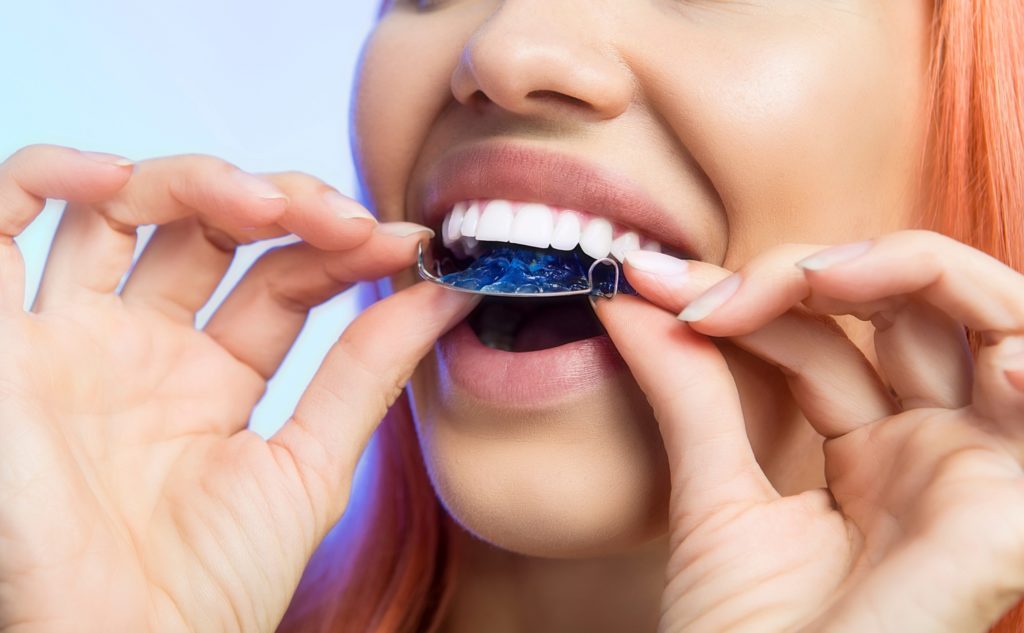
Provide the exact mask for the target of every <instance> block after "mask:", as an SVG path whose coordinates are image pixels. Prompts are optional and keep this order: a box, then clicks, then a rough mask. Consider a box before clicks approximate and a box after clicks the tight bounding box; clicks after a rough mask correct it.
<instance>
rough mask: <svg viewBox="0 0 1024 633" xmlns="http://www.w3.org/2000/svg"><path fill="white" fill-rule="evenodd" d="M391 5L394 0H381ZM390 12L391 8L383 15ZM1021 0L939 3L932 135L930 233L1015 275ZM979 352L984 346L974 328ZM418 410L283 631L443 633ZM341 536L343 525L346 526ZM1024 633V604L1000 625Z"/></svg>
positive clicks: (377, 453) (391, 429)
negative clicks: (998, 263)
mask: <svg viewBox="0 0 1024 633" xmlns="http://www.w3.org/2000/svg"><path fill="white" fill-rule="evenodd" d="M385 4H386V2H385ZM382 10H383V9H382ZM1022 51H1024V3H1021V2H1020V0H935V14H934V25H933V51H932V57H931V86H932V93H931V98H930V102H929V104H928V106H929V112H930V120H931V128H930V133H929V138H928V143H927V150H926V152H925V156H924V169H923V173H924V174H925V177H924V180H923V195H922V196H921V200H922V201H923V204H922V205H921V212H920V221H919V225H920V226H921V227H922V228H930V229H933V230H936V231H939V232H941V233H944V234H946V235H949V236H951V237H953V238H955V239H957V240H960V241H961V242H964V243H966V244H969V245H971V246H974V247H975V248H978V249H980V250H982V251H985V252H987V253H989V254H990V255H992V256H994V257H997V258H998V259H1000V260H1002V261H1003V262H1005V263H1007V264H1008V265H1010V266H1012V267H1013V268H1015V269H1017V270H1018V271H1020V270H1022V264H1024V230H1022V228H1024V227H1022V224H1021V215H1020V214H1021V213H1022V211H1024V106H1022V102H1024V54H1022ZM969 337H970V340H971V344H972V348H973V349H974V350H975V351H977V349H978V347H979V345H980V340H979V337H978V336H977V335H976V334H975V333H974V332H969ZM411 415H412V414H411V412H410V410H409V406H408V403H407V402H406V400H405V399H404V398H402V399H400V400H399V402H398V403H397V404H396V405H395V407H394V408H393V409H392V411H391V412H390V413H389V414H388V416H387V417H386V418H385V420H384V421H383V422H382V424H381V427H380V428H379V429H378V431H377V433H376V434H375V436H374V440H373V442H371V444H370V446H369V448H368V449H367V461H366V463H367V464H368V465H370V466H371V467H372V471H371V474H370V485H368V486H367V487H366V490H365V494H367V495H368V496H367V497H366V499H367V503H368V505H367V507H365V508H362V507H358V505H359V504H357V502H356V501H355V499H356V494H358V491H354V493H353V499H354V500H353V502H352V503H351V504H350V512H349V513H348V514H349V515H354V514H357V515H358V516H357V517H356V518H357V519H358V520H357V521H352V520H351V518H350V516H347V517H346V520H344V521H342V524H339V528H338V529H337V530H336V533H334V534H332V537H331V538H328V539H327V540H325V542H324V543H323V545H321V547H320V549H319V550H318V551H317V553H316V555H315V556H314V557H313V560H312V561H311V562H310V565H309V567H308V568H307V570H306V574H305V575H304V576H303V579H302V582H301V583H300V585H299V589H298V591H297V592H296V595H295V598H294V599H293V601H292V604H291V606H290V607H289V610H288V613H287V614H286V616H285V618H284V621H283V622H282V623H281V626H280V628H279V629H278V630H279V631H281V632H282V633H328V632H332V633H333V632H349V631H352V632H358V633H363V632H367V633H369V632H373V633H413V632H417V633H418V632H420V631H432V630H434V629H436V627H437V625H438V624H439V623H440V620H441V618H442V617H443V615H444V611H445V606H446V604H447V601H448V600H449V599H450V596H451V594H452V591H453V589H454V582H455V578H454V576H453V572H454V570H455V567H456V565H455V560H456V557H457V555H458V552H457V550H456V549H455V543H456V541H455V540H454V539H453V538H452V536H453V534H454V531H455V530H457V529H459V528H458V527H457V526H456V525H455V524H454V522H453V521H452V519H451V518H450V517H449V516H448V514H447V512H446V511H445V510H444V508H443V507H442V506H441V504H440V503H439V501H438V500H437V497H436V496H435V494H434V491H433V489H432V487H431V485H430V481H429V479H428V477H427V473H426V470H425V467H424V464H423V460H422V455H421V454H420V447H419V443H418V441H417V438H416V433H415V428H414V427H413V424H412V417H411ZM342 528H344V529H342ZM992 631H993V633H1024V602H1022V603H1019V604H1018V605H1017V606H1016V607H1014V608H1013V609H1011V611H1010V612H1009V613H1007V614H1006V616H1005V617H1004V618H1003V619H1002V620H1001V621H1000V622H999V623H998V624H997V625H996V626H995V627H994V628H993V629H992Z"/></svg>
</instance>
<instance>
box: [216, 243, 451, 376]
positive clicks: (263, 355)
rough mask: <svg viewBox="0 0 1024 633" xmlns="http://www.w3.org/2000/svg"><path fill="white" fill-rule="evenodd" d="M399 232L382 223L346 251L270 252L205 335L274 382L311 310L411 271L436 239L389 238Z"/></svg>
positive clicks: (304, 247) (301, 248)
mask: <svg viewBox="0 0 1024 633" xmlns="http://www.w3.org/2000/svg"><path fill="white" fill-rule="evenodd" d="M403 224H404V223H403ZM417 226H418V225H409V226H407V227H404V228H408V229H410V230H411V229H414V228H415V227H417ZM394 228H395V227H394V226H393V225H390V224H382V225H380V229H381V230H378V231H375V232H374V233H373V235H372V237H371V238H370V239H369V240H367V241H366V242H364V243H363V244H362V245H360V246H358V247H356V248H353V249H350V250H347V251H340V252H329V251H322V250H318V249H315V248H313V247H312V246H310V245H308V244H294V245H291V246H285V247H282V248H278V249H275V250H272V251H270V252H268V253H267V254H265V255H264V256H263V257H261V258H260V259H258V260H257V261H256V263H255V264H253V266H252V268H251V269H250V270H249V272H248V273H246V275H245V277H243V278H242V280H241V281H240V282H239V283H238V285H237V286H236V287H235V289H234V290H232V292H231V294H230V295H229V296H228V298H227V299H225V300H224V303H222V304H221V306H220V307H219V308H218V309H217V311H216V312H215V313H214V314H213V317H212V318H211V319H210V321H209V322H208V323H207V325H206V328H205V332H206V333H207V334H208V335H210V336H211V337H213V338H214V339H215V340H216V341H217V342H218V343H220V345H221V346H222V347H224V348H225V349H227V350H228V351H229V352H230V353H231V354H232V355H233V356H234V357H235V358H238V359H239V360H241V361H242V362H244V363H246V364H248V365H249V366H250V367H252V368H253V369H255V370H256V371H257V372H258V373H260V374H261V375H262V376H263V377H264V378H266V379H268V380H269V379H270V377H271V376H272V375H273V374H274V372H276V371H277V368H278V367H279V366H280V364H281V361H282V360H283V359H284V357H285V354H287V353H288V350H289V348H291V346H292V343H294V342H295V339H296V337H298V335H299V332H300V331H301V330H302V327H303V325H304V324H305V322H306V317H307V315H308V313H309V310H311V309H312V308H313V307H315V306H317V305H320V304H321V303H323V302H324V301H327V300H328V299H330V298H331V297H333V296H335V295H336V294H338V293H340V292H343V291H344V290H346V289H347V288H349V287H350V286H351V285H352V284H353V283H355V282H357V281H360V280H369V279H377V278H380V277H383V276H385V275H390V274H393V273H395V272H398V271H399V270H401V269H403V268H407V267H408V266H410V265H411V264H412V263H413V262H415V261H416V252H417V251H416V245H417V244H418V243H420V242H421V241H422V240H424V239H429V237H430V236H431V235H432V231H430V230H429V229H427V228H426V227H420V229H421V230H417V231H414V232H412V233H406V234H404V235H402V234H395V233H388V231H391V230H393V229H394Z"/></svg>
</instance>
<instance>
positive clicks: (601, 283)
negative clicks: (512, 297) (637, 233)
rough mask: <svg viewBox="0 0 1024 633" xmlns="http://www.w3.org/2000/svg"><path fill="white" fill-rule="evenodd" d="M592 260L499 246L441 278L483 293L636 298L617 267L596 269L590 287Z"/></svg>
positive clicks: (578, 255) (576, 254)
mask: <svg viewBox="0 0 1024 633" xmlns="http://www.w3.org/2000/svg"><path fill="white" fill-rule="evenodd" d="M593 263H594V260H593V259H592V258H590V257H588V256H587V255H585V254H583V253H580V252H578V251H558V250H552V249H538V248H530V247H528V246H518V245H516V246H508V245H500V246H495V247H493V248H490V249H488V250H486V251H484V252H483V253H482V254H481V255H480V257H479V258H477V259H476V260H475V261H473V262H472V263H471V264H470V265H469V267H468V268H466V269H465V270H462V271H459V272H453V273H448V274H446V275H443V276H441V281H442V282H443V283H445V284H447V285H450V286H454V287H456V288H461V289H463V290H470V291H475V292H484V293H507V294H521V295H543V294H548V293H556V292H557V293H560V292H573V291H583V290H586V289H588V288H590V290H591V294H601V295H605V296H611V295H613V294H615V292H623V293H626V294H632V295H635V294H637V293H636V291H635V290H634V289H633V288H632V287H630V285H629V282H627V281H626V277H625V275H623V274H622V269H621V265H620V264H619V263H618V262H616V263H615V266H616V267H618V269H619V270H618V287H617V288H616V271H615V270H614V269H613V267H612V266H610V265H599V266H596V267H594V270H593V287H591V283H590V280H589V278H588V271H589V270H590V268H591V266H592V265H593Z"/></svg>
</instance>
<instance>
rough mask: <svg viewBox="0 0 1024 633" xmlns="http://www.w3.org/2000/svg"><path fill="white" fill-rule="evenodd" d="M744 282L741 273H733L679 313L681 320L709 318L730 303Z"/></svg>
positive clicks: (689, 320) (690, 320)
mask: <svg viewBox="0 0 1024 633" xmlns="http://www.w3.org/2000/svg"><path fill="white" fill-rule="evenodd" d="M742 281H743V279H742V278H741V277H740V275H739V273H733V274H731V275H729V276H728V277H726V278H725V279H723V280H722V281H720V282H718V283H717V284H715V285H714V286H711V287H710V288H708V289H707V290H706V291H704V294H702V295H701V296H699V297H697V298H696V299H694V300H693V301H691V302H690V305H688V306H686V309H685V310H683V311H682V312H680V313H679V317H678V318H679V320H680V321H687V322H693V321H700V320H701V319H703V318H705V317H707V316H708V315H709V314H711V313H712V312H713V311H714V310H716V309H717V308H718V307H719V306H721V305H722V304H723V303H725V302H726V301H728V300H729V297H731V296H733V295H734V294H736V291H737V290H739V287H740V283H742Z"/></svg>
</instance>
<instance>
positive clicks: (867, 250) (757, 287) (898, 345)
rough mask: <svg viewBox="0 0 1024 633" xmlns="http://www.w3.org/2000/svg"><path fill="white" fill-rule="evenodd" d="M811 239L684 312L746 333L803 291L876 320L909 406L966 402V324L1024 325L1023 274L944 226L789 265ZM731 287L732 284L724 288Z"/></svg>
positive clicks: (882, 357)
mask: <svg viewBox="0 0 1024 633" xmlns="http://www.w3.org/2000/svg"><path fill="white" fill-rule="evenodd" d="M806 248H808V247H807V246H806V245H803V246H787V247H782V248H778V249H774V250H773V251H770V252H768V253H766V254H764V255H762V256H759V257H757V258H755V259H754V260H752V261H751V262H749V263H748V264H747V265H746V266H744V267H743V269H742V270H741V271H740V272H738V273H737V274H736V275H734V276H733V277H731V278H730V279H729V280H727V281H724V282H722V284H721V285H720V286H719V287H718V289H719V290H721V289H723V288H724V289H725V291H723V292H722V293H721V294H719V296H718V297H716V299H717V303H718V304H719V305H718V306H717V307H714V306H713V305H711V304H714V303H715V301H711V302H710V303H706V304H705V305H704V306H702V308H701V309H696V310H695V309H693V308H694V305H697V304H699V303H701V302H702V301H704V300H705V299H706V298H707V297H709V296H712V295H714V293H715V289H712V291H711V292H709V293H708V294H707V295H705V296H704V297H703V298H698V299H697V300H695V301H694V304H691V306H688V307H687V309H686V310H684V312H683V314H682V315H680V318H684V319H686V320H689V321H690V322H692V323H693V325H694V328H695V329H698V330H699V331H701V332H704V333H707V334H712V335H726V334H725V333H730V332H732V333H742V332H744V331H749V330H751V329H753V328H756V327H758V326H759V324H761V323H763V322H765V320H766V319H771V318H773V315H776V314H777V313H779V312H780V311H784V310H785V309H787V308H786V306H792V305H794V304H796V303H798V302H801V301H802V302H803V304H804V305H805V306H807V307H808V308H810V309H811V310H814V311H816V312H819V313H825V314H852V315H854V316H856V317H857V318H859V319H862V320H871V321H872V322H873V323H875V325H876V327H877V328H878V330H879V333H878V335H877V336H876V340H875V347H876V349H877V350H878V352H879V354H878V356H879V367H880V370H881V371H882V373H883V375H884V376H885V377H886V378H888V379H889V382H890V384H891V385H892V387H893V389H894V390H895V391H896V392H897V393H898V394H899V396H900V397H901V399H902V401H903V403H904V406H905V407H909V406H943V405H945V406H953V407H959V406H964V405H965V404H966V398H967V397H968V394H969V393H970V390H971V374H972V368H971V366H970V363H969V360H968V355H967V353H966V348H965V347H964V341H965V334H964V332H963V327H962V325H961V324H966V325H968V326H970V327H972V328H976V329H978V330H979V331H983V332H989V333H990V335H989V338H993V337H996V336H997V333H998V332H1003V331H1007V330H1005V328H1009V331H1015V330H1016V329H1018V328H1021V327H1024V307H1021V306H1020V305H1016V306H1013V305H1011V304H1013V303H1014V301H1016V303H1017V304H1020V303H1021V302H1020V301H1019V300H1015V299H1014V298H1013V297H1012V293H1013V292H1019V291H1020V290H1024V278H1021V276H1020V275H1019V274H1018V273H1016V272H1015V271H1013V270H1012V269H1010V268H1008V267H1006V266H1005V265H1003V264H1002V263H1001V262H999V261H998V260H995V259H993V258H991V257H989V256H988V255H985V254H984V253H982V252H981V251H977V250H975V249H972V248H970V247H968V246H967V245H965V244H962V243H960V242H957V241H955V240H952V239H950V238H948V237H945V236H942V235H939V234H938V233H933V232H930V231H900V232H897V233H892V234H889V235H885V236H883V237H880V238H878V239H877V240H874V241H867V242H858V243H855V244H852V245H849V244H848V245H842V246H840V247H836V248H835V249H828V250H826V251H816V253H812V254H811V256H810V257H807V258H805V259H804V260H802V261H801V262H800V263H801V264H802V265H799V266H792V265H791V264H792V263H795V262H797V257H795V255H800V254H802V253H801V251H802V250H804V249H806ZM814 248H818V247H814ZM829 253H831V254H829ZM837 258H838V259H837ZM844 258H845V259H844ZM830 262H831V264H832V265H831V266H830V265H829V263H830ZM729 288H733V290H734V293H733V294H731V295H729V296H726V295H727V294H728V290H729ZM922 304H923V305H925V306H929V307H930V309H926V308H923V307H921V305H922ZM688 312H689V313H691V314H689V318H687V317H688V315H687V313H688ZM942 315H945V316H942ZM1017 320H1019V321H1020V323H1019V324H1017V325H1015V324H1014V323H1015V321H1017ZM1000 328H1004V329H1000ZM925 333H927V334H926V335H925ZM993 340H995V339H994V338H993Z"/></svg>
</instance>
